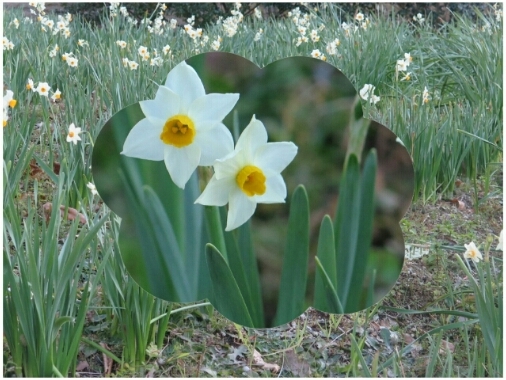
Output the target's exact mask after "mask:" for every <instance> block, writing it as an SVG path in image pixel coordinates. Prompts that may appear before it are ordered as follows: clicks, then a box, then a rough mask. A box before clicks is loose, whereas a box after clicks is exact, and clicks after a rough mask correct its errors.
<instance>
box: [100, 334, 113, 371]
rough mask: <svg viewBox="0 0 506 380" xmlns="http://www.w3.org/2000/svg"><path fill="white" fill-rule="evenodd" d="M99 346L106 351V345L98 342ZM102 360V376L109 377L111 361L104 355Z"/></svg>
mask: <svg viewBox="0 0 506 380" xmlns="http://www.w3.org/2000/svg"><path fill="white" fill-rule="evenodd" d="M100 345H101V346H102V347H103V348H105V349H106V350H108V349H109V347H107V344H105V343H103V342H100ZM102 358H103V360H104V376H106V377H109V376H110V375H111V372H112V359H111V358H110V357H109V356H107V355H106V354H102Z"/></svg>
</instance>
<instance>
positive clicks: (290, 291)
mask: <svg viewBox="0 0 506 380" xmlns="http://www.w3.org/2000/svg"><path fill="white" fill-rule="evenodd" d="M308 258H309V203H308V198H307V193H306V189H305V188H304V187H303V186H298V187H297V188H296V189H295V192H294V193H293V196H292V202H291V205H290V217H289V219H288V233H287V242H286V248H285V255H284V257H283V269H282V272H281V284H280V288H279V298H278V306H277V311H276V317H275V320H274V321H275V322H274V324H275V325H282V324H283V323H287V322H290V321H291V320H292V319H294V318H297V317H298V316H299V315H301V314H302V313H303V312H304V311H305V310H306V306H305V295H306V285H307V267H308Z"/></svg>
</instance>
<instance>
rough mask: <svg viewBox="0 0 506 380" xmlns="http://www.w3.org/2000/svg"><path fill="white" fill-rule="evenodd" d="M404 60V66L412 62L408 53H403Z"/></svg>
mask: <svg viewBox="0 0 506 380" xmlns="http://www.w3.org/2000/svg"><path fill="white" fill-rule="evenodd" d="M404 62H406V66H409V64H410V63H411V62H413V57H412V56H411V54H410V53H404Z"/></svg>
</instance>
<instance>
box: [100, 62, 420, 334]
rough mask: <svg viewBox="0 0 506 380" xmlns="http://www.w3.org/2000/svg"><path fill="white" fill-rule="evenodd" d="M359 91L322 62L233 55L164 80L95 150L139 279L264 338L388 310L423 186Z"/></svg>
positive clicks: (110, 125) (123, 248) (183, 67)
mask: <svg viewBox="0 0 506 380" xmlns="http://www.w3.org/2000/svg"><path fill="white" fill-rule="evenodd" d="M360 88H361V89H362V90H361V91H360V94H358V91H357V89H355V88H354V87H353V85H352V84H351V83H350V82H349V80H348V79H347V78H346V77H345V76H344V75H343V74H342V73H341V72H340V71H339V70H337V69H336V68H334V67H333V66H331V65H330V64H328V63H326V62H324V61H322V60H319V59H314V58H305V57H293V58H288V59H283V60H279V61H276V62H274V63H272V64H269V65H268V66H266V67H264V68H262V69H260V68H258V67H257V66H256V65H254V64H253V63H252V62H250V61H248V60H247V59H245V58H242V57H240V56H237V55H233V54H228V53H206V54H201V55H198V56H195V57H192V58H190V59H188V60H186V61H183V62H180V63H178V64H176V65H175V66H174V67H173V68H172V70H170V72H168V73H167V75H166V77H165V79H164V80H163V81H161V82H160V83H157V82H156V81H155V80H153V84H152V91H153V92H152V93H153V96H152V98H151V99H139V101H138V102H137V103H134V104H131V105H129V106H127V107H124V108H122V109H121V111H119V112H117V113H116V114H115V115H114V116H113V117H112V118H111V119H110V120H109V121H108V122H107V123H106V124H105V125H104V127H103V128H102V130H101V132H100V134H99V136H98V138H97V140H96V143H95V146H94V151H93V162H92V167H93V175H94V183H95V185H96V189H97V191H98V193H99V194H100V196H101V197H102V198H103V200H104V201H105V202H106V204H107V205H108V206H109V207H110V208H111V209H112V211H113V212H115V213H116V214H117V215H118V216H120V217H121V229H120V231H119V239H118V241H119V243H118V244H119V246H118V252H117V253H118V254H119V253H120V254H121V257H122V259H123V261H124V263H125V265H126V267H127V269H128V271H129V273H130V275H131V276H132V278H133V279H134V280H135V281H136V282H138V283H139V285H140V286H142V287H143V288H144V289H146V290H147V291H148V292H150V293H152V294H153V295H155V296H156V297H159V298H162V299H165V300H168V301H171V302H179V303H181V302H196V301H199V300H203V299H209V300H210V302H211V303H212V304H213V305H214V306H215V307H216V309H217V310H218V311H219V312H221V313H222V314H223V315H225V316H226V317H227V318H229V319H231V320H232V321H234V322H236V323H239V324H242V325H245V326H249V327H258V328H261V327H272V326H279V325H281V324H284V323H287V322H289V321H291V320H293V319H294V318H297V317H298V316H300V315H301V314H302V313H303V312H304V311H305V310H306V309H307V308H308V307H315V308H317V309H319V310H321V311H324V312H329V313H340V314H343V313H352V312H356V311H359V310H361V309H364V308H366V307H369V306H371V305H373V304H374V303H376V302H378V301H379V300H380V299H381V298H382V297H383V296H385V294H386V293H387V292H388V291H389V290H390V289H391V288H392V286H393V285H394V284H395V282H396V280H397V278H398V276H399V274H400V271H401V268H402V265H403V260H404V242H403V238H402V233H401V229H400V226H399V222H400V219H401V218H402V216H403V215H404V213H405V211H406V210H407V208H408V207H409V204H410V202H411V198H412V195H413V179H414V173H413V165H412V161H411V158H410V156H409V154H408V152H407V151H406V149H405V148H404V146H403V145H402V144H400V143H398V141H396V140H397V139H396V136H395V135H394V134H393V133H392V132H390V131H389V130H388V129H387V128H386V127H384V126H382V125H380V124H378V123H376V122H374V121H371V120H368V119H365V118H364V117H363V114H364V112H363V110H362V105H363V107H364V109H365V111H370V110H371V109H372V107H375V104H376V103H377V102H379V101H380V97H379V96H376V95H374V94H373V92H374V91H375V86H374V85H372V84H366V83H364V84H363V87H362V86H361V87H360ZM119 91H120V90H119ZM376 91H377V90H376ZM362 102H363V103H362Z"/></svg>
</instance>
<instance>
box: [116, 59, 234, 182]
mask: <svg viewBox="0 0 506 380" xmlns="http://www.w3.org/2000/svg"><path fill="white" fill-rule="evenodd" d="M238 100H239V94H207V95H206V93H205V89H204V85H203V84H202V82H201V80H200V78H199V76H198V75H197V73H196V71H195V70H194V69H193V68H192V67H191V66H188V65H187V64H186V62H182V63H180V64H179V65H177V66H176V67H175V68H174V69H172V70H171V71H170V73H169V74H168V76H167V80H166V82H165V85H164V86H160V87H159V88H158V91H157V93H156V96H155V99H153V100H145V101H142V102H140V106H141V109H142V112H143V113H144V115H145V116H146V118H145V119H142V120H141V121H139V122H138V123H137V124H136V125H135V126H134V127H133V128H132V130H131V131H130V133H129V134H128V136H127V138H126V140H125V143H124V145H123V151H122V152H121V154H124V155H125V156H129V157H135V158H141V159H145V160H152V161H161V160H163V161H165V166H166V167H167V170H168V172H169V174H170V176H171V178H172V180H173V182H174V183H175V184H176V185H177V186H179V187H180V188H182V189H184V187H185V185H186V182H188V180H189V179H190V177H191V175H192V173H193V172H194V170H195V169H196V168H197V166H210V165H212V164H213V163H214V161H215V160H216V159H218V158H221V157H224V156H226V155H227V154H228V153H230V152H231V151H233V149H234V141H233V139H232V134H231V133H230V131H229V130H228V129H227V127H226V126H225V125H224V124H223V123H222V120H223V118H225V116H226V115H227V114H228V113H229V112H230V111H231V110H232V108H233V107H234V106H235V104H236V103H237V101H238Z"/></svg>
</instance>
